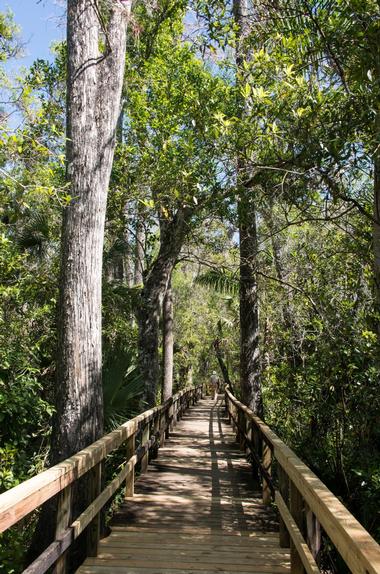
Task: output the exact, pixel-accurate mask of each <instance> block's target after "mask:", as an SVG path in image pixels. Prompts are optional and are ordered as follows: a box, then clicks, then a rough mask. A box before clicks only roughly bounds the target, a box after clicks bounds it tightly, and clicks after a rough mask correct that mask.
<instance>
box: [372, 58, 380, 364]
mask: <svg viewBox="0 0 380 574" xmlns="http://www.w3.org/2000/svg"><path fill="white" fill-rule="evenodd" d="M378 72H379V75H378V77H379V78H380V63H379V71H378ZM378 105H379V109H378V110H377V113H376V120H375V134H376V136H377V139H376V142H377V146H376V151H375V155H374V185H373V187H374V206H373V218H374V221H373V231H372V234H373V254H374V285H375V294H374V295H375V297H374V298H375V324H376V327H377V337H378V356H379V357H380V149H379V148H380V102H379V104H378Z"/></svg>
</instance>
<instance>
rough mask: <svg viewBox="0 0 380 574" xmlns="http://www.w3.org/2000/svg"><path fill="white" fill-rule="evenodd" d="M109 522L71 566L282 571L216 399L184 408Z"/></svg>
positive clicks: (149, 572) (267, 520)
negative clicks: (90, 552) (92, 548)
mask: <svg viewBox="0 0 380 574" xmlns="http://www.w3.org/2000/svg"><path fill="white" fill-rule="evenodd" d="M111 528H112V532H111V534H110V536H108V537H107V538H105V539H104V540H102V541H101V543H100V545H99V554H98V557H97V558H88V559H87V560H86V561H85V563H84V564H83V565H82V567H81V568H80V569H79V570H78V573H77V574H111V572H112V573H115V574H164V573H165V574H215V573H216V572H218V573H219V574H235V573H236V574H237V573H238V574H248V573H249V574H287V573H290V564H289V551H288V550H285V549H281V548H280V547H279V541H278V533H277V530H278V525H277V519H276V516H275V514H274V513H273V510H272V509H271V508H270V507H266V506H264V505H263V504H262V502H261V499H260V493H258V492H255V491H254V489H253V485H252V470H251V467H250V465H249V464H248V462H247V461H246V460H245V458H244V455H243V454H242V453H241V452H239V449H238V446H237V445H236V443H235V435H234V433H233V432H232V429H231V427H230V426H228V425H227V424H226V420H225V418H224V413H223V405H222V400H221V399H219V402H218V404H217V405H214V404H213V402H212V401H211V400H210V399H206V400H203V401H201V402H200V403H199V404H198V405H197V406H195V407H193V408H191V409H190V410H189V411H188V412H187V413H186V414H185V416H184V417H183V419H182V420H181V421H180V423H178V425H177V426H176V428H175V432H173V433H172V434H171V438H170V439H169V440H168V441H167V442H165V446H164V447H163V448H162V449H161V450H160V451H159V457H158V459H157V460H155V461H154V462H153V463H152V465H150V466H149V470H148V472H147V473H146V474H144V476H142V477H141V479H140V480H139V481H138V482H137V483H136V494H135V496H134V497H133V498H130V499H127V500H126V503H125V504H123V505H122V506H121V507H120V509H119V510H118V512H117V513H116V515H115V517H114V519H113V521H112V523H111Z"/></svg>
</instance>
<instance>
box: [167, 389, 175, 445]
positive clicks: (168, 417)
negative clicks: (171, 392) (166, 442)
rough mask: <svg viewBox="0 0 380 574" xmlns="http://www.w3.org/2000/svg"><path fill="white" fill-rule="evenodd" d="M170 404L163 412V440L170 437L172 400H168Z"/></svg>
mask: <svg viewBox="0 0 380 574" xmlns="http://www.w3.org/2000/svg"><path fill="white" fill-rule="evenodd" d="M170 401H171V402H170V404H169V405H168V407H167V408H166V410H165V438H166V439H168V438H169V437H170V431H171V430H172V423H171V417H172V416H173V408H174V407H173V399H172V398H171V399H170Z"/></svg>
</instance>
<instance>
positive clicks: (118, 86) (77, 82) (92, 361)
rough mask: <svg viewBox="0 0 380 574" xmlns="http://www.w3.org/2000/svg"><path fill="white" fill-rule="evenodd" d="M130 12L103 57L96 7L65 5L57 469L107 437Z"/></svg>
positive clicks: (115, 19) (112, 12)
mask: <svg viewBox="0 0 380 574" xmlns="http://www.w3.org/2000/svg"><path fill="white" fill-rule="evenodd" d="M130 8H131V6H130V2H124V3H123V4H121V3H118V2H113V3H112V8H110V9H109V13H108V15H107V16H108V18H107V22H108V24H107V31H106V37H107V42H106V44H105V46H106V47H105V49H104V53H101V52H100V48H99V47H100V45H101V44H102V42H103V39H104V38H103V35H104V30H103V26H104V23H103V21H102V18H101V15H100V13H99V12H98V10H97V8H96V4H95V3H94V2H92V1H91V0H68V5H67V50H68V71H67V177H68V181H69V182H70V184H71V187H70V195H71V197H72V198H73V199H72V201H71V203H70V205H69V206H68V207H67V208H66V209H65V212H64V217H63V230H62V260H61V282H60V303H59V318H58V354H57V385H56V399H55V403H56V415H55V418H54V421H53V430H52V441H51V443H52V450H51V460H50V462H51V463H52V464H55V463H58V462H60V461H62V460H63V459H65V458H67V457H69V456H71V455H72V454H73V453H75V452H77V451H79V450H81V449H82V448H84V447H86V446H88V445H89V444H90V443H92V442H93V441H95V440H96V439H97V438H99V437H100V436H101V435H102V433H103V394H102V380H101V369H102V346H101V280H102V257H103V237H104V222H105V211H106V201H107V190H108V184H109V179H110V173H111V168H112V161H113V154H114V148H115V132H116V125H117V120H118V116H119V111H120V98H121V90H122V84H123V76H124V62H125V45H126V25H127V21H128V17H129V14H130ZM88 490H91V489H86V488H83V487H82V488H81V489H80V491H78V490H77V491H76V492H75V493H74V497H73V505H72V518H74V517H75V515H76V514H77V513H78V512H80V511H81V509H82V508H83V506H85V505H86V503H87V502H88V501H87V500H86V498H87V496H86V493H87V492H88ZM51 509H52V506H50V509H47V511H46V513H43V514H42V518H41V520H40V524H39V528H38V532H37V538H36V541H37V542H36V543H35V545H34V550H35V549H36V546H38V545H39V546H40V549H41V546H42V547H45V546H46V545H47V544H48V543H49V542H50V540H51V538H52V536H54V522H53V525H52V520H53V521H54V515H53V514H52V512H51Z"/></svg>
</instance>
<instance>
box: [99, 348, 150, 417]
mask: <svg viewBox="0 0 380 574" xmlns="http://www.w3.org/2000/svg"><path fill="white" fill-rule="evenodd" d="M106 355H107V356H106V360H105V364H104V369H103V396H104V420H105V425H106V427H108V428H114V427H116V426H118V425H120V424H121V423H123V422H125V421H126V420H128V419H129V418H131V417H133V416H135V415H136V414H137V413H138V411H139V398H140V396H141V394H142V392H143V390H144V388H143V380H142V377H141V375H140V372H139V370H138V367H137V361H136V356H135V353H134V352H133V351H132V350H131V349H128V348H126V347H125V346H124V345H123V344H121V343H116V345H115V346H113V348H111V349H108V351H107V353H106Z"/></svg>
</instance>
